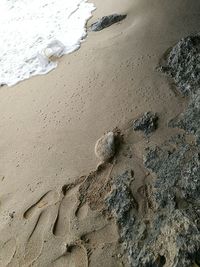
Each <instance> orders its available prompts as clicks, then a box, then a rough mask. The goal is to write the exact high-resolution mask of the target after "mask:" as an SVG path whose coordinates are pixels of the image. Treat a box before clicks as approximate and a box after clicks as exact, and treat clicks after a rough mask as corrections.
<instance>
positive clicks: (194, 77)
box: [161, 34, 200, 95]
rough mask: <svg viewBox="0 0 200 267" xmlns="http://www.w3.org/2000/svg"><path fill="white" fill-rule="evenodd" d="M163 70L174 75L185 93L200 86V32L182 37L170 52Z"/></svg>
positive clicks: (187, 93)
mask: <svg viewBox="0 0 200 267" xmlns="http://www.w3.org/2000/svg"><path fill="white" fill-rule="evenodd" d="M161 70H162V71H163V72H164V73H166V74H168V75H169V76H170V77H172V78H173V79H174V81H175V84H176V85H177V86H178V89H179V91H180V92H181V93H182V94H183V95H189V94H190V93H191V92H195V91H196V90H197V89H199V86H200V34H196V35H192V36H188V37H185V38H183V39H181V40H180V41H179V42H178V43H177V44H176V45H175V46H174V47H173V48H172V49H171V50H170V52H169V53H168V55H167V57H166V59H165V60H164V61H163V63H162V64H161Z"/></svg>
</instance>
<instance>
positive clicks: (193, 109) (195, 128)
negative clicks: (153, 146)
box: [169, 90, 200, 144]
mask: <svg viewBox="0 0 200 267" xmlns="http://www.w3.org/2000/svg"><path fill="white" fill-rule="evenodd" d="M199 116H200V90H198V91H196V93H194V94H192V95H191V97H190V101H189V105H188V107H187V108H186V111H184V113H183V114H181V116H179V117H178V118H177V119H173V120H171V121H170V123H169V126H170V127H178V128H181V129H184V130H185V131H186V132H187V133H190V134H193V135H195V137H196V140H197V143H199V144H200V119H199V118H200V117H199Z"/></svg>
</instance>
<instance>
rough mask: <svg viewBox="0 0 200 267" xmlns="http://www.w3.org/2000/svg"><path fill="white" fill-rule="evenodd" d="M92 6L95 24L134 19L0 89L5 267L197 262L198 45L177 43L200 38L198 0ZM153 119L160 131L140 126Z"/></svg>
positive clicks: (0, 245)
mask: <svg viewBox="0 0 200 267" xmlns="http://www.w3.org/2000/svg"><path fill="white" fill-rule="evenodd" d="M92 2H94V4H95V5H96V7H97V9H96V11H95V12H94V13H93V17H92V18H91V19H90V20H89V22H88V25H87V27H88V29H90V26H91V25H92V24H93V23H94V22H96V21H97V20H98V19H99V18H101V17H103V16H106V15H110V14H115V13H117V14H127V17H126V18H125V19H124V20H122V21H120V22H119V23H116V24H113V25H111V26H110V27H107V28H106V29H103V30H102V31H98V32H92V31H91V30H89V31H88V37H87V39H86V41H85V42H84V43H83V44H82V46H81V49H80V50H78V51H76V52H74V53H72V54H69V55H66V56H64V57H62V58H61V59H60V62H59V66H58V68H56V69H55V70H54V71H52V72H50V73H49V74H47V75H44V76H37V77H33V78H31V79H29V80H26V81H24V82H21V83H19V84H18V85H16V86H14V87H9V88H7V87H5V86H3V87H1V88H0V114H1V122H0V127H1V131H0V267H26V266H27V267H28V266H37V267H104V266H108V267H122V266H124V267H128V266H131V267H143V266H146V267H147V266H149V267H154V266H155V267H159V266H165V267H179V266H183V267H184V266H186V267H187V266H188V267H189V266H191V267H192V266H200V265H199V264H200V256H199V248H200V234H199V223H198V222H199V200H198V192H199V191H198V190H199V188H200V186H199V184H198V183H199V182H198V181H199V178H200V177H199V173H200V169H199V166H200V162H199V155H200V148H199V143H200V142H199V140H200V139H199V136H200V134H199V120H198V114H199V113H198V112H199V111H200V104H199V102H200V101H199V99H200V97H199V91H198V90H199V88H200V87H199V86H198V85H200V77H199V76H198V75H197V76H192V77H194V78H195V90H194V91H193V90H192V89H191V88H193V86H194V84H193V83H192V81H194V79H187V75H185V74H184V76H181V75H182V72H180V71H179V70H180V69H179V68H180V65H179V63H180V62H181V60H179V56H180V57H182V55H183V54H184V52H183V50H181V49H184V47H186V48H187V49H188V51H189V52H188V53H190V50H191V49H193V50H192V51H193V52H192V54H190V55H191V58H192V59H191V61H189V63H188V62H186V63H187V64H188V65H189V66H190V65H191V64H192V66H193V69H191V70H190V73H189V75H193V74H194V73H197V69H198V64H197V63H196V62H197V60H193V59H194V57H195V59H196V58H198V56H199V51H200V49H196V46H198V44H199V43H198V42H199V41H198V40H197V41H195V42H192V41H191V45H190V43H189V45H188V44H185V40H184V41H183V44H182V43H181V45H182V46H180V43H178V42H179V40H180V39H181V38H183V37H186V36H189V35H191V34H193V33H196V32H198V31H199V29H200V20H199V10H200V2H199V1H196V0H168V1H166V0H123V1H121V0H104V1H102V0H94V1H92ZM197 39H198V38H197ZM195 40H196V39H195ZM177 43H178V47H177V46H176V44H177ZM194 46H195V48H194ZM172 47H175V48H174V50H169V49H170V48H172ZM198 47H200V45H199V46H198ZM170 51H171V54H170ZM184 51H185V50H184ZM173 53H175V58H174V54H173ZM177 58H178V59H177ZM199 58H200V57H199ZM176 59H177V61H176ZM172 60H173V62H172ZM183 60H185V61H186V60H187V59H185V58H184V59H183ZM185 61H184V62H181V63H180V64H182V65H181V67H182V66H186V63H185ZM174 62H175V63H176V65H173V64H175V63H174ZM191 62H192V63H191ZM199 63H200V62H199ZM176 78H177V80H176ZM183 79H184V81H183ZM185 79H186V80H185ZM184 86H186V87H184ZM188 86H189V87H188ZM178 87H179V89H178ZM180 88H182V89H180ZM185 88H186V91H187V94H185V93H183V91H184V92H185V90H184V89H185ZM197 89H198V90H197ZM188 92H189V93H188ZM194 107H195V108H194ZM146 112H150V113H149V114H156V116H157V117H158V120H157V121H156V127H153V131H150V132H149V131H148V134H145V132H143V131H142V130H139V131H134V127H133V122H134V121H136V120H137V121H138V119H139V118H141V117H142V116H143V114H144V113H145V114H146ZM191 122H192V123H193V124H192V126H191ZM145 123H146V121H145ZM188 125H190V126H191V127H189V126H188ZM137 127H138V126H137ZM142 127H143V126H142ZM142 127H138V129H143V128H142ZM150 128H152V127H150ZM108 132H114V133H117V134H116V135H115V136H114V138H115V142H114V144H113V143H112V146H115V147H112V153H111V154H110V155H111V156H110V155H109V156H108V157H107V158H106V160H101V159H100V160H99V158H98V157H96V155H95V144H96V142H97V140H99V138H101V137H102V136H103V135H104V134H106V133H108ZM108 158H109V160H107V159H108ZM100 161H101V162H100ZM99 163H101V164H100V165H99ZM190 181H192V183H191V182H190Z"/></svg>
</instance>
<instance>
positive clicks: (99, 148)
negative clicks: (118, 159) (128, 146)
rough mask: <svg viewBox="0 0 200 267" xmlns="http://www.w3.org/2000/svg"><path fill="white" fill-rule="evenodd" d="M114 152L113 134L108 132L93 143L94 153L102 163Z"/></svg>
mask: <svg viewBox="0 0 200 267" xmlns="http://www.w3.org/2000/svg"><path fill="white" fill-rule="evenodd" d="M114 154H115V135H114V133H113V132H108V133H106V134H104V135H103V136H102V137H101V138H99V139H98V140H97V142H96V145H95V155H96V156H97V158H98V159H100V160H101V162H102V163H104V162H107V161H109V160H110V159H111V158H112V157H113V156H114Z"/></svg>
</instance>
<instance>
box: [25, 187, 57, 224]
mask: <svg viewBox="0 0 200 267" xmlns="http://www.w3.org/2000/svg"><path fill="white" fill-rule="evenodd" d="M56 201H58V193H57V192H55V191H48V192H46V193H45V194H44V195H42V197H40V198H39V200H38V201H37V202H35V203H34V204H33V205H32V206H31V207H30V208H28V209H27V210H26V211H25V213H24V215H23V217H24V218H25V219H28V218H30V217H32V216H33V215H34V214H35V213H36V212H37V211H41V210H42V209H44V208H46V207H48V206H50V205H52V204H53V203H56Z"/></svg>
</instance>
